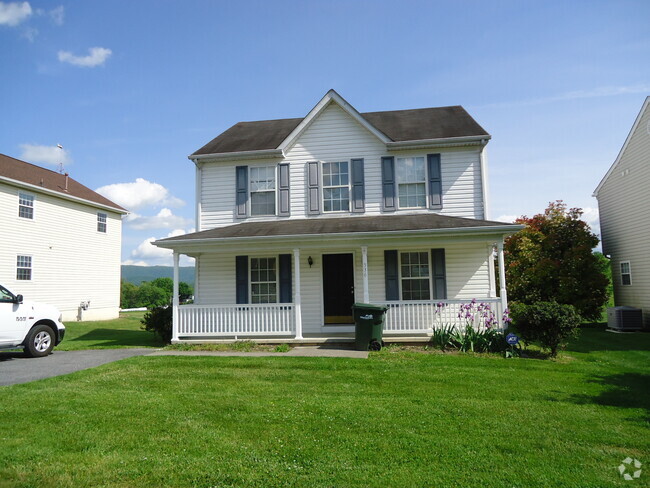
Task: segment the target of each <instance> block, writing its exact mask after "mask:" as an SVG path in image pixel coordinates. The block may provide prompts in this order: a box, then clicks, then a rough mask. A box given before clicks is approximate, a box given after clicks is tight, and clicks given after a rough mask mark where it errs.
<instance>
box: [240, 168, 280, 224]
mask: <svg viewBox="0 0 650 488" xmlns="http://www.w3.org/2000/svg"><path fill="white" fill-rule="evenodd" d="M259 168H271V169H273V173H274V180H273V183H274V185H275V187H274V188H273V190H262V191H256V192H253V189H252V186H253V184H252V177H251V175H252V174H253V172H252V170H253V169H259ZM278 177H279V174H278V165H277V164H275V165H273V164H256V165H249V166H248V203H249V205H248V217H251V218H257V217H275V216H277V215H278V206H279V204H280V203H279V201H278V194H279V192H278ZM271 191H272V192H273V193H274V198H273V201H274V202H275V212H274V213H272V214H260V215H253V193H270V192H271Z"/></svg>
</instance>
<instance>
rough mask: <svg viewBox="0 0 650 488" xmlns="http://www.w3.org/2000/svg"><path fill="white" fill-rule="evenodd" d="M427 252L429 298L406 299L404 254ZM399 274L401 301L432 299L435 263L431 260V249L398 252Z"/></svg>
mask: <svg viewBox="0 0 650 488" xmlns="http://www.w3.org/2000/svg"><path fill="white" fill-rule="evenodd" d="M421 252H422V253H425V254H426V255H427V263H428V266H429V298H428V299H425V300H405V299H404V294H403V290H402V254H407V253H421ZM397 276H398V277H399V301H400V302H420V301H432V300H433V298H431V297H432V296H433V263H432V262H431V251H430V250H429V251H427V250H422V249H409V250H403V251H398V252H397ZM404 279H405V280H411V279H415V280H421V279H423V278H404Z"/></svg>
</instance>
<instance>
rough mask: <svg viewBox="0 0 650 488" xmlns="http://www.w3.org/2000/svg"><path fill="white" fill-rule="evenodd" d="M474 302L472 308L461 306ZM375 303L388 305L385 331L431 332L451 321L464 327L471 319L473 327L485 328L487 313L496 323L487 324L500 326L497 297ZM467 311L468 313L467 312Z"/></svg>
mask: <svg viewBox="0 0 650 488" xmlns="http://www.w3.org/2000/svg"><path fill="white" fill-rule="evenodd" d="M468 304H473V305H472V308H471V309H467V308H463V307H467V306H468ZM378 305H384V306H386V307H388V311H387V312H386V323H385V325H384V333H387V334H424V333H428V334H430V333H432V332H433V329H434V328H439V327H441V326H447V325H454V326H456V327H464V326H466V325H467V324H468V321H469V323H471V324H472V325H473V326H474V327H475V328H481V329H482V328H484V327H485V325H486V321H488V322H490V317H491V318H493V319H494V320H495V321H496V323H495V324H492V323H490V324H489V325H490V326H492V327H495V328H499V329H500V328H502V327H503V324H502V317H503V305H502V302H501V299H500V298H482V299H476V301H475V302H473V301H472V300H440V301H402V302H383V303H378ZM468 313H469V314H470V316H468V315H467V314H468Z"/></svg>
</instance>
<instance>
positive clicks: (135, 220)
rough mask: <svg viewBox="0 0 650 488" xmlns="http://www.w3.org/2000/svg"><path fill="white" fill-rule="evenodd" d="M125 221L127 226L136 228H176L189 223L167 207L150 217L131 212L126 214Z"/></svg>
mask: <svg viewBox="0 0 650 488" xmlns="http://www.w3.org/2000/svg"><path fill="white" fill-rule="evenodd" d="M125 221H126V223H127V225H128V226H129V227H131V228H132V229H136V230H145V229H177V228H179V227H185V226H186V225H188V224H190V223H191V221H189V220H187V219H185V218H184V217H181V216H180V215H174V214H173V213H172V211H171V210H170V209H168V208H163V209H161V210H160V212H158V214H157V215H154V216H152V217H147V216H143V215H138V214H136V213H131V214H129V215H127V216H126V219H125Z"/></svg>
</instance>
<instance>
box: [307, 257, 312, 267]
mask: <svg viewBox="0 0 650 488" xmlns="http://www.w3.org/2000/svg"><path fill="white" fill-rule="evenodd" d="M307 264H308V265H309V267H310V268H311V265H312V264H314V260H313V259H312V257H311V256H309V257H308V258H307Z"/></svg>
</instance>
